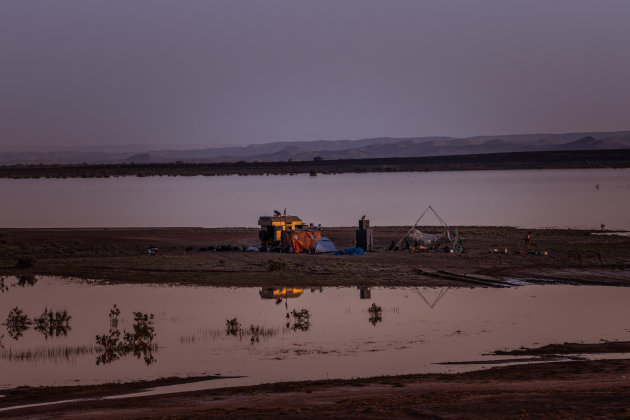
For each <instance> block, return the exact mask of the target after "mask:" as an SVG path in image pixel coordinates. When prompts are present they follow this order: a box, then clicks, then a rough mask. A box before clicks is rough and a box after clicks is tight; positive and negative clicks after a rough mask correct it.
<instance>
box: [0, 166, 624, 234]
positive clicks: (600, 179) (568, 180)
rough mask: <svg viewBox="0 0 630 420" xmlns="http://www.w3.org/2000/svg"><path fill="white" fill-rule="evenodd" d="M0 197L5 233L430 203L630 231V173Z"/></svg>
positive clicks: (383, 217)
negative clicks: (8, 230)
mask: <svg viewBox="0 0 630 420" xmlns="http://www.w3.org/2000/svg"><path fill="white" fill-rule="evenodd" d="M0 196H1V197H2V198H3V203H2V209H1V210H0V216H1V217H0V226H2V227H126V226H202V227H227V226H255V224H256V222H257V221H258V216H260V215H265V214H270V213H271V212H272V210H274V209H279V210H280V211H282V210H283V209H284V208H287V211H288V212H289V214H296V215H299V216H301V217H302V218H303V219H304V220H305V221H308V222H313V223H316V224H319V223H321V224H322V225H323V226H354V225H355V224H356V222H357V220H358V218H360V217H361V215H363V214H366V215H368V217H369V218H370V220H371V223H372V224H373V225H375V226H391V225H410V224H413V223H414V222H415V220H416V219H417V217H418V216H419V214H420V213H421V212H422V211H423V210H424V209H425V208H426V207H427V206H428V205H432V206H433V207H434V208H435V209H436V210H437V211H438V213H440V215H441V216H442V217H443V218H445V219H446V221H447V222H448V223H449V224H452V225H506V226H521V227H553V226H558V227H571V228H588V229H593V228H597V229H599V227H600V224H601V223H603V224H605V225H607V226H608V228H610V229H630V169H588V170H587V169H581V170H518V171H466V172H429V173H389V174H387V173H382V174H376V173H372V174H342V175H318V176H316V177H310V176H308V175H296V176H286V175H285V176H222V177H202V176H197V177H149V178H136V177H125V178H106V179H32V180H31V179H22V180H10V179H1V180H0ZM425 223H427V224H437V221H435V220H433V219H431V218H427V219H426V221H425Z"/></svg>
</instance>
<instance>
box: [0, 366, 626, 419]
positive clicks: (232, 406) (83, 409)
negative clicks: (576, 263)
mask: <svg viewBox="0 0 630 420" xmlns="http://www.w3.org/2000/svg"><path fill="white" fill-rule="evenodd" d="M85 388H87V389H89V392H87V393H86V392H83V393H82V394H81V395H82V396H86V394H90V393H91V394H92V395H95V396H102V395H106V394H107V393H108V391H111V387H109V388H108V386H107V385H105V386H99V387H85ZM46 391H50V393H49V395H56V396H58V397H61V398H64V399H67V398H71V397H72V396H73V395H74V394H73V393H72V392H69V391H68V390H65V389H60V390H55V389H52V390H48V389H47V390H46ZM24 393H26V394H27V395H28V390H26V391H24ZM40 393H41V392H40ZM28 400H29V399H28V398H21V399H20V402H21V403H24V402H25V401H28ZM5 404H6V403H5ZM628 415H630V360H607V361H583V362H562V363H545V364H530V365H521V366H510V367H498V368H493V369H489V370H485V371H477V372H471V373H463V374H455V375H409V376H397V377H379V378H366V379H352V380H331V381H316V382H296V383H278V384H268V385H260V386H254V387H243V388H226V389H220V390H208V391H196V392H190V393H181V394H171V395H162V396H155V397H142V398H127V399H124V400H93V401H85V402H74V403H67V404H59V405H53V406H46V407H33V408H25V409H19V410H13V411H8V412H4V413H0V417H5V418H15V419H18V418H20V419H22V418H59V419H63V418H91V419H113V418H117V419H118V418H124V419H130V418H209V417H212V418H244V417H254V418H277V417H282V418H323V417H329V418H359V417H360V418H430V419H442V418H444V419H448V418H496V419H499V418H626V417H627V416H628Z"/></svg>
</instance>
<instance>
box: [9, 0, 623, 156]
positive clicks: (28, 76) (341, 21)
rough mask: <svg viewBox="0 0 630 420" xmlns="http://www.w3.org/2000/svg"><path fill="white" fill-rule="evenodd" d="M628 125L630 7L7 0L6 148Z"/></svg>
mask: <svg viewBox="0 0 630 420" xmlns="http://www.w3.org/2000/svg"><path fill="white" fill-rule="evenodd" d="M628 129H630V1H627V0H591V1H584V0H474V1H472V0H460V1H450V0H435V1H424V0H414V1H398V0H387V1H385V0H382V1H374V0H355V1H352V0H334V1H332V0H317V1H315V0H313V1H298V0H286V1H276V0H264V1H262V0H251V1H239V0H225V1H211V0H204V1H192V0H190V1H175V0H172V1H160V0H134V1H128V0H125V1H119V0H103V1H95V0H91V1H86V0H76V1H63V0H56V1H49V0H46V1H36V0H31V1H25V0H0V149H3V150H7V149H18V148H21V147H25V146H36V145H45V146H47V147H56V146H61V145H64V146H77V145H83V146H96V145H107V144H161V145H168V146H172V147H178V146H182V145H192V144H197V145H207V146H213V145H227V144H249V143H259V142H269V141H278V140H314V139H343V138H364V137H377V136H395V137H403V136H427V135H447V136H471V135H478V134H499V133H527V132H568V131H586V130H628Z"/></svg>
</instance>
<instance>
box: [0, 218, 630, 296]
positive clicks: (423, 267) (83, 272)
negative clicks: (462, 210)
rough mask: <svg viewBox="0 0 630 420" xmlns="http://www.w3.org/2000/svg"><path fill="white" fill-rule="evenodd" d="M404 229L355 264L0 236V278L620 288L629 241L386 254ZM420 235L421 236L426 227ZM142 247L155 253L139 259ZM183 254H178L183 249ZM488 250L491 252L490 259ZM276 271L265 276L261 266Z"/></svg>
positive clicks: (503, 235) (170, 234) (170, 239)
mask: <svg viewBox="0 0 630 420" xmlns="http://www.w3.org/2000/svg"><path fill="white" fill-rule="evenodd" d="M406 230H407V228H405V227H376V228H375V232H374V236H375V246H376V249H377V251H378V252H371V253H368V254H367V255H364V256H335V255H306V254H278V253H247V252H233V251H232V252H215V251H202V250H203V249H206V248H207V247H209V246H220V245H242V246H249V245H255V244H256V243H257V230H256V229H248V228H226V229H203V228H136V229H0V275H25V274H34V275H60V276H71V277H82V278H94V279H104V280H108V281H112V282H155V283H165V282H168V283H181V284H202V285H217V286H268V285H287V286H293V285H295V286H305V287H307V286H343V285H383V286H387V285H415V286H445V285H449V286H462V287H470V286H471V285H472V286H475V284H474V282H473V283H470V282H462V281H455V280H453V278H452V276H451V277H450V278H449V276H440V275H438V276H431V275H427V273H431V272H434V271H446V272H448V273H451V274H456V275H464V274H465V275H482V276H490V277H491V278H497V279H498V278H502V277H527V278H539V279H548V280H555V281H559V282H569V283H582V284H600V283H602V284H613V285H630V270H629V269H628V268H629V267H630V252H629V251H630V237H628V236H606V235H597V234H592V233H597V232H591V231H583V230H559V229H545V230H532V231H531V232H532V244H533V245H532V247H531V248H530V249H529V250H535V251H547V253H548V255H530V254H527V253H522V254H521V253H519V251H520V252H526V251H528V249H527V247H525V244H524V242H523V238H524V237H525V236H526V234H527V232H528V231H527V230H523V229H514V228H509V227H503V228H502V227H460V228H459V231H460V233H461V235H462V237H463V238H464V244H465V252H463V253H461V254H450V253H444V252H436V253H429V252H422V253H414V254H411V253H409V252H404V251H399V252H387V251H386V250H385V248H386V247H387V246H388V245H389V244H390V243H391V242H392V241H393V240H396V241H397V240H398V239H400V237H401V236H402V235H403V234H404V233H405V232H406ZM427 230H429V229H427ZM323 233H324V235H325V236H328V237H330V238H331V239H332V240H333V241H334V242H335V244H336V245H337V246H338V248H344V247H350V246H353V243H354V228H330V229H324V232H323ZM149 246H154V247H158V248H159V250H160V254H159V255H156V256H149V255H147V254H146V250H147V248H148V247H149ZM506 249H507V250H508V254H505V253H504V251H505V250H506ZM187 250H188V251H187ZM489 250H498V251H500V252H499V253H490V252H489ZM21 257H30V258H33V259H34V261H35V262H34V265H33V267H32V268H27V269H17V268H15V265H16V260H17V259H18V258H21ZM270 260H280V261H283V264H284V266H285V267H284V269H280V270H276V271H270V270H269V265H268V264H269V261H270Z"/></svg>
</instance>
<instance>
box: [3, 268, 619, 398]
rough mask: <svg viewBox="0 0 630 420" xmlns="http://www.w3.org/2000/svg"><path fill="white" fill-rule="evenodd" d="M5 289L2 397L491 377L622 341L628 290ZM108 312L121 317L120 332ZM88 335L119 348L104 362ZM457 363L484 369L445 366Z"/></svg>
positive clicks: (62, 282)
mask: <svg viewBox="0 0 630 420" xmlns="http://www.w3.org/2000/svg"><path fill="white" fill-rule="evenodd" d="M2 285H3V288H2V293H0V323H2V325H0V336H3V338H2V339H1V344H2V347H1V348H0V372H2V375H0V388H5V389H6V388H12V387H16V386H21V385H30V386H38V385H80V384H99V383H106V382H111V381H132V380H140V379H155V378H161V377H169V376H197V375H213V374H220V375H226V376H244V378H242V379H239V380H235V379H232V380H230V379H226V380H223V381H220V382H219V381H216V383H212V384H209V385H205V386H225V385H236V384H238V385H242V384H259V383H263V382H276V381H289V380H306V379H326V378H350V377H365V376H373V375H395V374H407V373H426V372H456V371H464V370H472V369H479V368H483V367H486V366H489V365H490V361H491V360H496V359H500V357H499V356H489V355H487V354H488V353H489V352H493V351H495V350H501V349H516V348H519V347H521V346H526V347H532V346H543V345H547V344H551V343H563V342H589V343H594V342H598V341H599V340H627V339H628V328H630V327H629V326H628V314H629V312H628V301H630V288H615V287H599V286H593V287H587V286H582V287H576V286H557V285H556V286H549V285H548V286H523V287H513V288H507V289H483V288H478V289H467V288H451V289H448V288H443V289H431V288H409V287H404V288H381V287H374V288H371V289H368V288H356V287H354V288H352V287H346V288H323V289H319V288H318V289H300V288H295V289H288V290H283V288H272V287H270V288H217V287H192V286H191V287H184V286H176V287H175V286H172V287H168V286H153V285H104V284H99V283H95V282H90V281H79V280H69V279H61V278H54V277H43V276H42V277H39V278H33V277H26V278H21V279H18V278H14V277H6V278H5V279H4V281H3V283H2ZM114 305H116V307H114ZM112 310H114V311H120V312H119V314H117V315H116V316H115V317H114V318H115V319H116V320H117V325H115V328H114V327H113V326H112V325H113V324H111V322H110V321H111V319H110V311H112ZM48 312H50V313H51V315H47V314H48ZM134 313H136V314H134ZM16 314H17V315H19V316H16ZM151 314H152V315H153V318H150V315H151ZM42 315H44V316H42ZM145 316H146V318H144V317H145ZM19 317H22V321H23V322H22V323H20V322H18V321H19V320H17V318H19ZM68 317H69V318H68ZM27 321H28V322H27ZM117 333H118V335H117ZM97 336H101V338H100V339H103V338H108V339H111V340H114V341H115V340H118V343H119V344H121V346H119V347H116V348H114V347H112V348H110V350H111V351H105V350H104V349H105V347H103V346H102V345H100V344H99V343H100V342H99V343H97V340H99V339H97ZM461 361H484V362H487V365H484V364H481V365H448V364H441V363H444V362H461ZM213 382H214V381H213Z"/></svg>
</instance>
